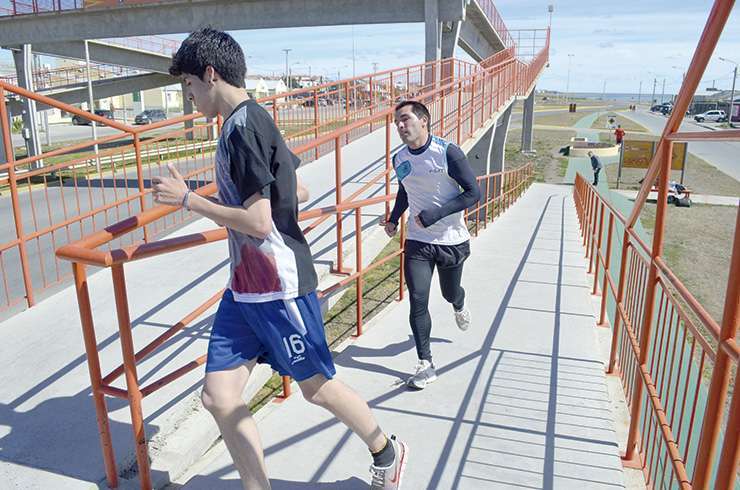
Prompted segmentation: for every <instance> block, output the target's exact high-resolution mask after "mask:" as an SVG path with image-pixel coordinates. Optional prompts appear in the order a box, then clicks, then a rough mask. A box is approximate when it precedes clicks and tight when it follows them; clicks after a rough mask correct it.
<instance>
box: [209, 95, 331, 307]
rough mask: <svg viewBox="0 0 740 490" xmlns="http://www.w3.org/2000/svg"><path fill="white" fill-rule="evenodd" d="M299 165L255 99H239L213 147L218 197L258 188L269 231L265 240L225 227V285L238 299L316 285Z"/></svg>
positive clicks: (241, 196)
mask: <svg viewBox="0 0 740 490" xmlns="http://www.w3.org/2000/svg"><path fill="white" fill-rule="evenodd" d="M298 165H300V159H299V158H298V157H296V156H295V155H294V154H293V153H292V152H291V151H290V150H289V149H288V146H287V145H286V144H285V141H284V140H283V137H282V135H281V134H280V131H279V130H278V128H277V127H276V126H275V123H274V122H273V120H272V118H271V117H270V115H269V114H268V113H267V112H266V111H265V110H264V109H263V108H262V107H261V106H260V105H259V104H257V103H256V102H255V101H254V100H246V101H244V102H242V103H241V104H239V106H237V107H236V109H234V112H232V113H231V115H230V116H229V117H228V118H227V119H226V120H225V121H224V124H223V128H222V130H221V136H220V138H219V141H218V148H217V150H216V182H217V185H218V194H219V199H220V201H221V202H223V203H224V204H228V205H233V206H241V205H242V204H243V203H244V201H246V200H247V199H248V198H249V197H251V196H252V195H254V194H255V193H257V192H259V193H260V194H261V195H262V196H263V197H266V198H269V199H270V205H271V207H272V223H273V227H272V232H271V233H270V234H269V236H267V238H265V239H264V240H261V239H259V238H257V237H253V236H250V235H246V234H244V233H240V232H238V231H235V230H228V232H229V254H230V257H231V278H230V280H229V288H230V289H231V290H232V292H233V293H234V298H235V299H236V300H237V301H242V302H248V303H258V302H264V301H274V300H279V299H290V298H295V297H297V296H303V295H304V294H307V293H310V292H311V291H314V290H315V289H316V286H317V282H318V281H317V278H316V271H315V270H314V267H313V260H312V258H311V250H310V249H309V247H308V243H306V239H305V237H304V236H303V233H302V232H301V229H300V227H299V226H298V198H297V196H296V174H295V171H296V168H298Z"/></svg>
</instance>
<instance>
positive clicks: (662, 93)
mask: <svg viewBox="0 0 740 490" xmlns="http://www.w3.org/2000/svg"><path fill="white" fill-rule="evenodd" d="M663 97H665V77H663V91H662V92H661V93H660V103H661V104H662V103H663Z"/></svg>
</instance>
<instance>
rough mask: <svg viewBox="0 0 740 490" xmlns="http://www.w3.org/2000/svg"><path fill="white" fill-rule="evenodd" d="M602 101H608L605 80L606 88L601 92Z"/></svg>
mask: <svg viewBox="0 0 740 490" xmlns="http://www.w3.org/2000/svg"><path fill="white" fill-rule="evenodd" d="M601 100H606V80H604V88H603V89H602V90H601Z"/></svg>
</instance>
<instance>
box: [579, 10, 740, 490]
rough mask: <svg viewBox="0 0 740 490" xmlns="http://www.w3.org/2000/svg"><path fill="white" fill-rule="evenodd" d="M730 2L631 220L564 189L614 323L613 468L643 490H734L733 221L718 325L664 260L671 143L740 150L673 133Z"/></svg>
mask: <svg viewBox="0 0 740 490" xmlns="http://www.w3.org/2000/svg"><path fill="white" fill-rule="evenodd" d="M732 4H733V2H732V1H724V0H717V1H715V3H714V6H713V8H712V11H711V14H710V16H709V19H708V21H707V24H706V26H705V29H704V32H703V34H702V37H701V40H700V41H699V45H698V47H697V49H696V52H695V53H694V57H693V59H692V61H691V65H690V67H689V70H688V72H687V74H686V78H685V80H684V83H683V85H682V87H681V90H680V92H679V94H678V97H677V100H676V104H675V107H676V108H675V110H674V111H673V113H672V115H671V117H670V119H669V120H668V123H667V124H666V128H665V130H664V132H663V135H662V137H661V139H660V142H659V143H658V150H657V151H656V154H655V156H654V157H653V160H652V162H651V164H650V166H649V168H648V171H647V175H646V176H645V179H644V181H643V185H642V188H641V189H640V192H639V194H638V197H637V198H636V200H635V205H634V208H633V210H632V212H631V214H630V216H628V217H625V216H623V215H622V214H620V213H619V212H618V211H617V210H616V209H614V207H612V206H611V204H610V203H609V201H608V199H607V198H606V197H604V196H603V195H601V194H600V193H599V192H598V191H597V190H596V188H594V187H593V186H592V185H591V184H589V182H588V181H587V180H586V179H584V178H583V177H582V176H581V175H578V176H577V178H576V183H575V187H574V199H575V203H576V208H577V211H578V217H579V220H580V224H581V232H582V235H583V244H584V246H585V248H586V256H587V258H588V259H589V273H593V274H594V283H593V292H594V293H596V292H597V290H598V289H599V286H600V289H601V305H600V315H599V316H600V318H599V322H600V324H601V325H604V326H608V325H609V322H608V321H607V320H610V321H611V324H612V327H611V328H612V342H611V352H610V359H609V365H608V370H607V372H608V373H610V374H615V375H619V376H620V377H621V380H622V385H623V387H624V391H625V395H626V398H627V401H628V406H629V408H630V428H629V433H628V439H627V446H626V453H625V455H624V456H623V458H624V461H625V464H626V465H627V466H630V467H635V468H641V469H642V470H643V473H644V475H645V479H646V483H647V484H648V485H649V486H650V487H652V488H682V489H689V488H697V489H709V488H712V489H717V490H730V489H732V488H736V485H738V484H740V480H739V479H738V462H739V461H738V460H739V458H740V446H739V444H740V440H739V432H740V390H739V389H738V387H737V384H736V383H737V379H738V375H740V347H739V346H738V343H737V340H736V336H737V333H738V325H739V324H740V281H738V277H739V276H740V212H738V217H737V221H736V225H735V240H734V245H733V249H732V250H733V252H732V257H731V260H730V270H729V278H728V284H727V289H726V294H725V304H724V314H723V317H722V322H721V324H718V323H717V322H716V321H715V320H714V319H713V318H712V317H711V316H710V315H709V314H708V313H707V311H706V310H705V309H704V308H703V307H702V305H701V304H700V303H699V302H698V301H697V300H696V298H694V297H693V296H692V295H691V293H690V292H689V291H688V290H687V288H686V287H685V286H684V285H683V283H682V282H681V281H680V280H679V279H678V278H677V277H676V275H675V274H674V273H673V271H672V270H671V268H670V267H669V266H668V265H667V264H666V262H665V260H664V258H663V243H664V236H665V234H664V232H665V216H666V209H667V188H668V178H669V174H670V165H671V163H670V162H671V157H672V153H673V144H674V142H677V141H681V142H682V141H740V130H727V131H718V132H709V133H694V132H683V133H682V132H678V129H679V126H680V124H681V119H682V115H683V114H684V112H685V110H686V108H687V107H688V104H689V102H690V101H691V98H692V97H693V94H694V93H695V91H696V88H697V86H698V84H699V80H700V79H701V77H702V75H703V73H704V71H705V69H706V66H707V64H708V62H709V59H710V57H711V54H712V52H713V51H714V48H715V46H716V44H717V41H718V39H719V37H720V35H721V33H722V30H723V28H724V25H725V23H726V22H727V19H728V17H729V15H730V12H731V10H732ZM656 179H657V182H658V189H659V192H658V204H657V209H656V219H655V229H654V232H653V239H652V244H650V245H648V244H646V243H645V242H644V241H643V240H642V239H641V238H640V237H639V236H638V235H637V233H636V232H635V230H634V225H635V223H636V220H637V219H638V217H639V214H640V211H641V209H642V207H643V205H644V203H645V201H646V197H647V194H648V192H649V190H650V188H651V186H652V184H653V182H656ZM620 237H621V244H620V242H619V238H620ZM733 366H734V367H733ZM733 374H734V380H733ZM643 395H644V396H643ZM718 456H719V457H718Z"/></svg>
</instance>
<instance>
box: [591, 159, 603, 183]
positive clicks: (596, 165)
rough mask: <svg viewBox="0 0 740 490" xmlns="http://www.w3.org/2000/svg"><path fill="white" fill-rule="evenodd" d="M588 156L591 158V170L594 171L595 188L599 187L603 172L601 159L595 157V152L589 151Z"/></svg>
mask: <svg viewBox="0 0 740 490" xmlns="http://www.w3.org/2000/svg"><path fill="white" fill-rule="evenodd" d="M588 156H589V157H590V158H591V168H592V169H593V171H594V186H597V185H599V172H601V169H602V168H603V165H602V164H601V160H600V159H599V157H597V156H596V155H594V152H592V151H589V152H588Z"/></svg>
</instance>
